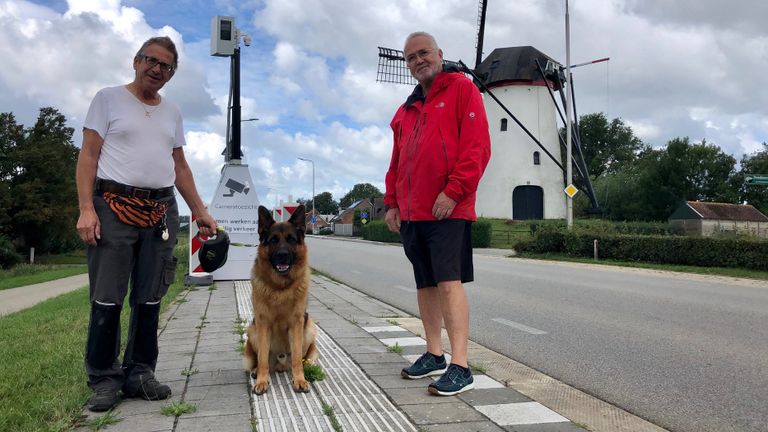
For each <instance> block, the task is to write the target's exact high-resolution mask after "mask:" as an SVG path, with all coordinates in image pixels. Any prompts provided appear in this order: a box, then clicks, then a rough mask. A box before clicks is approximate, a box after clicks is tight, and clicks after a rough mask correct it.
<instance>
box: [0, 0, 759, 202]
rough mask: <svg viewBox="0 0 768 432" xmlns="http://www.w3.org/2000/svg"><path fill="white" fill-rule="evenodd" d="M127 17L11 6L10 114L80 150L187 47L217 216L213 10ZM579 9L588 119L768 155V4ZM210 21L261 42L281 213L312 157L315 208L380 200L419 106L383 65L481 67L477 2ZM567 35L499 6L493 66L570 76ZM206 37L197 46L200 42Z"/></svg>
mask: <svg viewBox="0 0 768 432" xmlns="http://www.w3.org/2000/svg"><path fill="white" fill-rule="evenodd" d="M128 1H129V0H124V1H120V0H95V1H93V0H71V1H69V2H68V3H67V5H66V6H63V7H62V9H59V10H66V11H65V12H64V13H59V12H57V11H55V10H53V9H51V8H48V7H45V6H41V5H38V4H35V3H33V2H29V1H22V0H0V53H2V54H4V55H3V59H4V64H3V67H2V68H0V94H2V95H3V97H2V98H1V99H0V111H1V112H7V111H13V112H14V113H15V114H16V117H17V119H18V120H19V121H20V122H22V123H24V124H31V123H32V122H33V121H34V118H35V116H36V114H37V111H38V109H39V108H40V107H42V106H54V107H57V108H59V109H60V110H61V111H62V112H63V113H64V114H65V115H66V116H67V118H68V119H69V122H70V125H71V126H72V127H74V128H75V130H76V134H78V136H76V137H75V140H76V142H77V143H78V144H79V140H80V138H79V131H80V129H81V126H82V120H83V118H84V116H85V112H86V110H87V108H88V104H89V102H90V100H91V98H92V97H93V95H94V94H95V93H96V91H97V90H98V89H100V88H102V87H105V86H112V85H118V84H121V83H127V82H129V81H131V80H132V78H133V70H132V67H131V60H132V57H133V54H134V53H135V51H136V49H137V48H138V45H139V44H140V43H141V41H143V40H145V39H146V38H148V37H151V36H154V35H159V34H167V35H169V36H171V37H172V38H173V39H174V40H175V41H176V42H177V44H178V46H179V53H180V68H179V70H178V72H177V74H176V75H175V76H174V78H173V80H172V81H171V82H170V83H169V84H168V86H167V88H166V89H164V96H166V97H168V98H169V99H170V100H173V101H174V102H176V103H177V104H178V105H179V106H180V108H181V109H182V112H183V114H184V117H185V128H186V131H187V139H188V146H187V148H186V152H187V156H188V159H189V161H190V164H191V165H192V166H193V169H194V171H195V175H196V179H197V184H198V188H199V189H200V192H201V195H202V196H203V198H204V200H207V199H209V198H210V196H211V195H212V193H213V189H214V188H215V186H216V184H217V183H218V177H219V175H220V174H219V169H220V167H221V163H222V162H223V158H222V156H221V151H222V150H223V149H224V145H225V143H224V141H225V138H224V136H225V134H226V119H227V111H228V105H229V100H228V99H229V98H228V93H229V82H230V76H229V60H228V59H223V58H218V57H216V58H214V57H211V56H210V55H209V41H208V40H207V38H206V37H201V36H200V33H205V31H204V30H203V31H201V30H200V29H199V27H200V23H204V24H203V26H207V25H208V23H209V22H210V15H208V11H210V10H211V9H206V10H201V11H198V10H191V9H184V10H180V11H179V10H177V9H178V8H173V7H165V5H164V4H157V3H152V2H148V1H140V0H131V1H130V3H128ZM129 4H130V5H131V6H127V5H129ZM150 4H152V9H149V5H150ZM571 4H572V6H571V11H570V13H571V43H572V46H571V48H572V49H571V51H572V61H573V62H574V63H577V62H583V61H588V60H592V59H596V58H600V57H611V60H610V62H608V63H601V64H597V65H590V66H584V67H583V68H578V69H574V77H575V88H576V101H577V109H578V113H579V114H581V115H583V114H587V113H592V112H600V111H602V112H605V113H606V114H607V115H608V117H609V118H614V117H621V118H622V119H624V120H625V121H626V122H627V124H629V125H630V126H631V127H633V128H634V130H635V133H636V134H637V135H638V136H640V137H641V138H642V139H644V140H645V141H646V142H648V143H649V144H652V145H654V146H661V145H664V144H665V143H666V142H667V141H669V140H670V139H672V138H675V137H678V136H689V137H690V138H691V140H693V141H700V140H701V139H704V138H705V139H707V141H708V142H711V143H715V144H717V145H720V146H721V147H722V148H723V149H724V151H726V152H729V153H732V154H734V155H735V156H736V157H737V159H738V158H740V156H741V154H742V153H745V152H751V151H755V150H759V149H761V143H762V142H764V141H768V115H767V114H766V111H765V108H764V104H765V102H764V101H766V100H768V89H766V88H765V87H764V86H761V85H759V83H761V82H762V79H763V77H762V75H763V70H764V63H765V59H766V58H768V31H766V29H765V27H764V25H763V23H762V21H763V18H762V17H763V15H765V13H763V14H761V12H766V8H768V6H766V5H768V3H765V2H762V1H758V0H749V1H748V0H744V1H742V2H740V5H739V7H734V6H733V5H730V4H720V3H718V2H704V3H701V2H698V1H695V0H680V1H678V2H668V1H661V0H647V1H646V0H643V1H640V0H612V1H608V2H607V1H605V0H580V1H578V2H572V3H571ZM694 4H695V7H693V6H692V5H694ZM161 6H162V7H161ZM207 7H210V8H214V7H215V9H216V11H217V12H216V13H218V14H228V15H233V16H237V19H238V25H239V26H240V27H244V28H245V31H247V32H248V33H249V34H250V35H251V36H252V37H253V39H254V44H253V45H252V46H251V47H248V48H244V49H243V52H242V56H241V64H242V66H241V70H242V76H241V79H242V82H241V105H242V116H243V118H252V117H257V118H259V121H256V122H248V123H243V124H242V129H241V132H242V141H243V152H244V154H245V159H244V162H245V163H248V164H249V167H250V169H251V174H252V176H253V180H254V184H255V185H257V187H256V191H257V193H260V194H262V193H263V194H267V196H269V198H274V197H276V196H278V195H280V196H287V195H288V194H292V195H293V196H294V198H297V197H308V196H309V194H310V193H311V178H310V177H311V174H308V173H307V169H308V167H307V165H308V164H306V163H301V162H299V161H297V159H296V158H297V157H299V156H301V157H309V158H312V159H313V160H315V165H316V167H315V168H316V179H315V180H316V192H318V193H319V192H322V191H330V192H332V193H333V194H334V196H335V197H336V198H337V199H338V198H340V197H341V196H343V195H344V194H346V193H347V192H348V191H349V190H350V189H351V187H352V186H353V185H354V184H356V183H362V182H368V183H373V184H375V185H376V186H378V187H380V188H383V184H382V183H383V176H384V171H385V170H386V168H387V165H388V161H389V154H390V151H391V145H392V144H391V132H390V130H389V121H390V119H391V116H392V114H393V112H394V111H395V109H396V108H397V107H398V106H399V105H400V104H401V103H402V102H403V101H404V100H405V98H406V97H407V95H408V94H409V92H410V91H411V88H409V87H408V86H402V85H394V84H384V83H377V82H376V81H375V80H376V64H377V47H379V46H385V47H392V48H397V49H400V48H401V47H402V44H403V40H404V38H405V36H406V35H407V34H409V33H410V32H412V31H415V30H426V31H429V32H431V33H433V34H434V35H435V36H436V37H437V40H438V42H439V43H440V46H441V48H442V49H443V51H444V53H445V57H446V58H447V59H452V60H458V59H461V60H463V61H464V62H465V63H467V64H470V65H471V64H474V57H475V47H474V44H475V30H476V19H477V4H476V3H475V2H467V1H465V0H446V1H444V2H441V4H440V7H439V8H435V7H433V6H432V5H431V3H429V2H427V1H426V0H419V1H415V0H392V1H388V2H360V1H357V0H339V1H334V2H318V1H317V0H293V1H290V2H286V1H282V0H260V1H258V2H239V3H235V2H228V1H224V0H217V2H216V3H215V5H214V6H211V5H208V6H207ZM150 12H151V15H150ZM563 18H564V7H563V3H562V1H559V0H543V1H542V0H521V1H518V2H515V3H510V2H506V3H505V2H491V3H490V4H489V8H488V21H487V23H486V37H485V47H484V48H485V49H484V51H485V54H486V55H487V54H489V53H490V52H491V50H492V49H493V48H496V47H508V46H520V45H532V46H534V47H536V48H538V49H539V50H540V51H542V52H544V53H546V54H548V55H550V56H552V57H553V58H555V59H558V60H559V61H561V62H564V61H565V60H564V57H565V45H564V44H565V35H564V24H563ZM150 22H152V23H154V24H152V25H151V24H150ZM195 28H196V29H198V30H197V31H198V32H200V33H198V34H197V37H192V36H190V33H189V29H195ZM179 29H184V30H179ZM95 35H98V36H95ZM308 176H309V177H308ZM270 187H271V188H272V189H269V188H270ZM265 202H270V203H271V201H265Z"/></svg>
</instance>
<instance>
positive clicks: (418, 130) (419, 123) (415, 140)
mask: <svg viewBox="0 0 768 432" xmlns="http://www.w3.org/2000/svg"><path fill="white" fill-rule="evenodd" d="M426 121H427V113H426V112H424V113H422V114H421V116H419V118H418V119H417V120H416V124H415V125H414V126H413V130H412V131H411V134H410V136H409V137H408V170H407V179H408V182H407V183H408V184H407V186H408V198H407V200H406V201H407V203H408V205H407V207H408V208H407V218H406V220H407V221H408V222H410V221H411V169H412V168H413V154H414V152H415V151H416V147H417V146H418V145H419V141H420V140H421V134H422V132H423V130H424V128H423V126H424V124H425V123H426ZM401 217H402V215H401Z"/></svg>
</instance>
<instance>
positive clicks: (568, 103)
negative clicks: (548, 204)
mask: <svg viewBox="0 0 768 432" xmlns="http://www.w3.org/2000/svg"><path fill="white" fill-rule="evenodd" d="M565 80H566V82H567V83H568V91H567V92H566V95H567V97H566V100H565V119H566V120H565V122H566V127H565V140H566V145H565V149H566V153H567V156H566V159H567V163H566V170H565V171H566V175H565V176H566V183H568V184H567V186H570V185H571V184H573V155H572V153H571V151H572V149H571V147H572V144H573V142H572V136H571V115H572V112H573V99H572V96H571V95H572V93H571V24H570V17H569V15H568V0H565ZM566 200H567V201H566V212H567V214H566V221H567V226H568V229H569V230H570V229H571V228H573V197H572V196H571V195H566Z"/></svg>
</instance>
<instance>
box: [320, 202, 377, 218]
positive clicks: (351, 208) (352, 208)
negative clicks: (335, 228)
mask: <svg viewBox="0 0 768 432" xmlns="http://www.w3.org/2000/svg"><path fill="white" fill-rule="evenodd" d="M363 203H365V205H367V206H370V205H371V202H370V201H369V200H368V199H367V198H363V199H359V200H357V201H355V202H353V203H352V204H350V205H349V207H347V208H345V209H344V210H342V211H340V212H339V214H338V215H336V216H335V217H334V218H333V219H331V220H330V222H336V221H337V220H341V219H343V218H344V216H346V215H348V214H349V213H350V212H354V211H355V209H356V208H358V207H359V206H360V204H363Z"/></svg>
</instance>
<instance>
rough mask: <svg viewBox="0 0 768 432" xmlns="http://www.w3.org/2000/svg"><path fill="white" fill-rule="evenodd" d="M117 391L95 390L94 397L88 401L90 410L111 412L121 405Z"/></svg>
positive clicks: (104, 388)
mask: <svg viewBox="0 0 768 432" xmlns="http://www.w3.org/2000/svg"><path fill="white" fill-rule="evenodd" d="M117 392H118V391H117V390H115V389H112V388H108V387H101V388H97V389H95V390H93V396H91V398H90V399H88V409H89V410H91V411H93V412H104V411H109V410H111V409H112V408H114V407H116V406H117V404H118V403H120V397H119V396H118V395H117Z"/></svg>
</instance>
